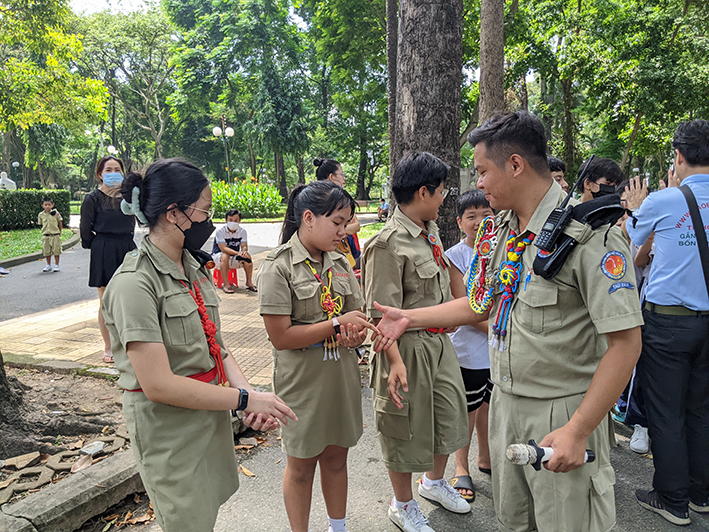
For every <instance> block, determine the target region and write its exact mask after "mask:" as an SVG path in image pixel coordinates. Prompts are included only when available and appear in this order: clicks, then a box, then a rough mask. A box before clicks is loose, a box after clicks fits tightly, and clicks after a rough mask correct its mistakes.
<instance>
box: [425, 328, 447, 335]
mask: <svg viewBox="0 0 709 532" xmlns="http://www.w3.org/2000/svg"><path fill="white" fill-rule="evenodd" d="M445 330H446V328H445V327H439V328H436V327H429V328H428V329H424V331H426V332H430V333H433V334H443V331H445Z"/></svg>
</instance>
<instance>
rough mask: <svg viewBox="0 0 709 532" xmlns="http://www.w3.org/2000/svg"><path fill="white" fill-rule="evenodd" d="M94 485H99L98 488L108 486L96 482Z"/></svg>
mask: <svg viewBox="0 0 709 532" xmlns="http://www.w3.org/2000/svg"><path fill="white" fill-rule="evenodd" d="M94 486H95V487H97V488H105V487H106V486H104V485H103V484H94Z"/></svg>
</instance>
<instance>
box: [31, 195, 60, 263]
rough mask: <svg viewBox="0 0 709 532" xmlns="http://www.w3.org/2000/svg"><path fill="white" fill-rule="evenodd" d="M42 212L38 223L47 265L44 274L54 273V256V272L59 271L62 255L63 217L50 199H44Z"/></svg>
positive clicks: (38, 217) (38, 216)
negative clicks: (60, 256)
mask: <svg viewBox="0 0 709 532" xmlns="http://www.w3.org/2000/svg"><path fill="white" fill-rule="evenodd" d="M42 209H44V210H43V211H42V212H40V213H39V214H38V215H37V223H38V224H39V225H41V226H42V254H43V255H44V258H45V260H46V261H47V265H46V266H45V267H44V269H43V270H42V271H43V272H51V271H52V255H54V270H53V271H55V272H58V271H59V255H61V254H62V215H61V214H59V211H58V210H56V209H55V208H54V202H53V201H52V200H51V198H49V197H45V198H43V199H42Z"/></svg>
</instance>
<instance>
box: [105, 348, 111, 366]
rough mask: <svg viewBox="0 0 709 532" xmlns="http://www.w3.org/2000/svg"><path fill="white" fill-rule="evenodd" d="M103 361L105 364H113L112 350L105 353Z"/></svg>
mask: <svg viewBox="0 0 709 532" xmlns="http://www.w3.org/2000/svg"><path fill="white" fill-rule="evenodd" d="M103 361H104V363H105V364H113V353H111V351H110V350H108V351H104V352H103Z"/></svg>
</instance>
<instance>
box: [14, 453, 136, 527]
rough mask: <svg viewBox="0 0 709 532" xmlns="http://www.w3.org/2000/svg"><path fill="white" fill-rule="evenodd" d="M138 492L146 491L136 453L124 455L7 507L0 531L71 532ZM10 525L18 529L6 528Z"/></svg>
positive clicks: (121, 454) (112, 457) (105, 461)
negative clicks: (136, 460) (135, 456)
mask: <svg viewBox="0 0 709 532" xmlns="http://www.w3.org/2000/svg"><path fill="white" fill-rule="evenodd" d="M138 491H143V483H142V482H141V480H140V476H139V475H138V468H137V467H136V464H135V458H134V457H133V451H131V450H130V449H129V450H126V451H121V452H120V453H116V454H114V455H113V456H109V457H108V458H106V459H105V460H104V461H103V462H100V463H98V464H96V465H93V466H91V467H89V468H88V469H84V470H83V471H79V472H78V473H76V474H74V475H72V476H70V477H69V478H66V479H64V480H62V481H61V482H57V483H56V484H52V485H51V486H49V487H47V488H45V489H43V490H41V491H39V492H37V493H34V494H32V495H30V496H29V497H26V498H25V499H23V500H21V501H19V502H17V503H15V504H13V505H7V504H6V505H4V506H3V507H2V513H0V529H2V530H3V532H5V531H6V530H9V531H17V532H35V531H36V532H71V531H73V530H76V529H77V528H79V527H80V526H81V525H82V524H83V523H84V522H85V521H86V520H88V519H90V518H92V517H94V516H96V515H100V514H101V513H103V512H104V511H106V510H107V509H108V508H110V507H111V506H113V505H114V504H117V503H119V502H120V501H121V500H123V499H124V498H125V497H126V496H128V495H130V494H131V493H136V492H138ZM6 522H7V525H8V526H9V527H12V526H15V528H5V527H6ZM23 523H24V524H27V523H29V528H28V527H27V526H25V528H22V526H21V525H23Z"/></svg>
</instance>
